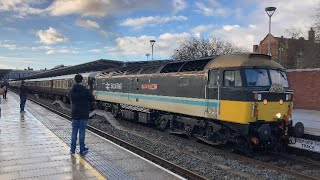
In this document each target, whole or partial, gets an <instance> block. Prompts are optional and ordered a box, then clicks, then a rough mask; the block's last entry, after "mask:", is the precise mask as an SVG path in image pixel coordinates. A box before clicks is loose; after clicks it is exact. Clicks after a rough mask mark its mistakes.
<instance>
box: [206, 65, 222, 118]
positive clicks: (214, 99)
mask: <svg viewBox="0 0 320 180" xmlns="http://www.w3.org/2000/svg"><path fill="white" fill-rule="evenodd" d="M219 76H220V73H219V70H218V69H217V70H209V71H208V81H207V84H206V87H205V104H206V105H205V108H206V109H205V114H206V115H207V117H211V118H218V115H219V108H220V107H219V100H220V83H219Z"/></svg>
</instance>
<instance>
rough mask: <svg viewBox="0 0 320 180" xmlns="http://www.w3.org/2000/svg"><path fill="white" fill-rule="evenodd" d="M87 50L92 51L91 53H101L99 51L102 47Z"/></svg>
mask: <svg viewBox="0 0 320 180" xmlns="http://www.w3.org/2000/svg"><path fill="white" fill-rule="evenodd" d="M89 52H92V53H101V52H102V49H91V50H89Z"/></svg>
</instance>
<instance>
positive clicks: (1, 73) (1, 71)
mask: <svg viewBox="0 0 320 180" xmlns="http://www.w3.org/2000/svg"><path fill="white" fill-rule="evenodd" d="M10 71H11V69H0V79H3V78H4V77H5V76H6V75H7V74H8V73H9V72H10Z"/></svg>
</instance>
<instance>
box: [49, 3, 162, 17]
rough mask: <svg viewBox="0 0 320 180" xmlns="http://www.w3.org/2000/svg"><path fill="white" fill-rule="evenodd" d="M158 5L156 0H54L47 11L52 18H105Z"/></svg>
mask: <svg viewBox="0 0 320 180" xmlns="http://www.w3.org/2000/svg"><path fill="white" fill-rule="evenodd" d="M158 4H159V1H157V0H149V1H146V0H135V1H134V2H132V1H128V0H116V1H115V0H56V1H54V2H53V3H52V4H51V5H50V6H49V7H48V8H47V11H48V12H49V14H50V15H52V16H64V15H70V14H80V15H82V16H90V17H105V16H107V15H108V14H115V13H121V12H127V11H129V10H134V9H141V8H146V7H151V6H156V5H158Z"/></svg>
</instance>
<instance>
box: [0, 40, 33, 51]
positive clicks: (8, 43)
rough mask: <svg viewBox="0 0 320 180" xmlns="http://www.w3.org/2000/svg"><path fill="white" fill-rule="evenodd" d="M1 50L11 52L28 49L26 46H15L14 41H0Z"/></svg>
mask: <svg viewBox="0 0 320 180" xmlns="http://www.w3.org/2000/svg"><path fill="white" fill-rule="evenodd" d="M0 48H4V49H9V50H12V51H13V50H24V49H28V47H24V46H18V45H16V44H15V42H14V41H10V40H3V41H1V40H0Z"/></svg>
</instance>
